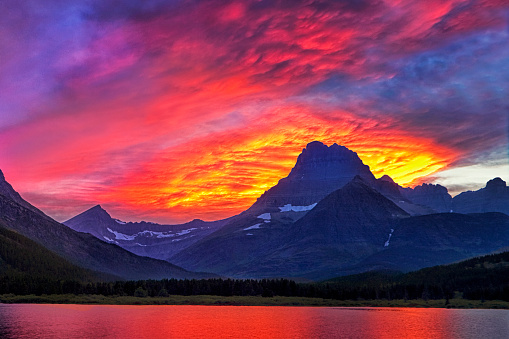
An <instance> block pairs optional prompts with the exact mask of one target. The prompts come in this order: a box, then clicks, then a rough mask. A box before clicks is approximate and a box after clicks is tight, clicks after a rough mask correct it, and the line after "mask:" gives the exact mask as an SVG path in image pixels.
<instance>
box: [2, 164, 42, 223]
mask: <svg viewBox="0 0 509 339" xmlns="http://www.w3.org/2000/svg"><path fill="white" fill-rule="evenodd" d="M0 194H1V195H3V196H5V197H7V198H9V199H11V200H13V201H15V202H16V203H17V204H19V205H21V206H23V207H25V208H27V209H29V210H31V211H32V212H35V213H37V214H39V215H41V216H42V217H45V218H48V216H46V215H45V214H44V213H43V212H42V211H40V210H39V209H37V208H35V207H34V206H32V205H31V204H29V203H28V202H26V201H25V200H24V199H23V198H22V197H21V196H20V195H19V193H18V192H16V191H15V190H14V188H12V186H11V184H9V183H8V182H7V181H6V180H5V176H4V174H3V172H2V170H0Z"/></svg>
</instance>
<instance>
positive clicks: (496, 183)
mask: <svg viewBox="0 0 509 339" xmlns="http://www.w3.org/2000/svg"><path fill="white" fill-rule="evenodd" d="M498 187H506V182H505V181H504V180H502V179H501V178H499V177H496V178H494V179H491V180H490V181H488V182H487V183H486V188H487V189H497V188H498Z"/></svg>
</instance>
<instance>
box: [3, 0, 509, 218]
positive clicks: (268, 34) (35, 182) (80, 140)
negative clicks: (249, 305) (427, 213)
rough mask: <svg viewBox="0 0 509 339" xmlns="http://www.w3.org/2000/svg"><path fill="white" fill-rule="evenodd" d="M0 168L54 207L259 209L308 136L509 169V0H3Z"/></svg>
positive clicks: (394, 166)
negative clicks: (256, 205)
mask: <svg viewBox="0 0 509 339" xmlns="http://www.w3.org/2000/svg"><path fill="white" fill-rule="evenodd" d="M0 13H1V15H0V169H1V170H2V171H3V172H4V174H5V177H6V179H7V180H8V181H9V182H10V183H11V184H12V185H13V186H14V188H15V189H16V190H17V191H18V192H20V193H21V195H22V196H23V197H24V198H25V199H27V200H28V201H30V202H31V203H32V204H34V205H35V206H37V207H39V208H40V209H42V210H43V211H44V212H46V213H47V214H49V215H50V216H52V217H55V218H56V219H57V220H59V221H63V220H66V219H68V218H70V217H72V216H74V215H75V214H77V213H79V212H82V211H84V210H85V209H87V208H90V207H92V206H93V205H95V204H101V205H102V206H103V207H104V208H105V209H107V210H108V211H109V212H110V214H111V215H112V216H114V217H116V218H120V219H123V220H129V221H139V220H149V221H155V222H166V223H172V222H183V221H188V220H191V219H194V218H201V219H205V220H214V219H219V218H224V217H228V216H231V215H234V214H236V213H239V212H241V211H242V210H244V209H246V208H247V207H249V206H250V205H251V204H252V203H253V202H254V201H255V200H256V198H257V197H258V196H259V195H261V194H262V193H263V192H264V191H265V190H267V189H268V188H270V187H271V186H273V185H274V184H276V183H277V181H278V180H279V179H280V178H282V177H285V176H286V175H287V174H288V173H289V171H290V169H291V168H292V166H293V165H294V163H295V161H296V158H297V156H298V154H299V153H300V152H301V151H302V149H303V148H304V147H305V146H306V144H307V143H309V142H311V141H313V140H319V141H322V142H324V143H326V144H328V145H331V144H333V143H338V144H341V145H344V146H346V147H348V148H350V149H351V150H353V151H355V152H357V153H358V154H359V156H360V157H361V159H362V160H363V161H364V163H366V164H367V165H369V166H370V167H371V169H372V171H373V173H374V174H375V176H377V177H380V176H381V175H383V174H388V175H390V176H391V177H392V178H393V179H394V180H395V181H396V182H398V183H399V184H402V185H409V186H414V185H416V184H419V183H422V182H432V183H440V184H443V185H445V186H447V187H448V188H449V191H450V193H451V194H453V195H454V194H457V193H458V192H461V191H463V190H466V189H479V188H481V187H484V185H485V183H486V181H487V180H489V179H491V178H493V177H496V176H500V177H502V178H503V179H504V180H508V179H509V160H508V159H509V156H508V133H509V131H508V115H509V1H508V0H467V1H465V0H422V1H412V0H373V1H369V0H336V1H326V0H317V1H313V0H306V1H304V0H294V1H290V0H288V1H265V0H245V1H244V0H242V1H240V0H239V1H215V0H212V1H198V0H196V1H191V0H189V1H178V0H174V1H170V0H146V1H138V0H136V1H134V0H128V1H118V0H108V1H105V0H87V1H85V0H83V1H78V0H75V1H73V0H24V1H19V0H2V1H0Z"/></svg>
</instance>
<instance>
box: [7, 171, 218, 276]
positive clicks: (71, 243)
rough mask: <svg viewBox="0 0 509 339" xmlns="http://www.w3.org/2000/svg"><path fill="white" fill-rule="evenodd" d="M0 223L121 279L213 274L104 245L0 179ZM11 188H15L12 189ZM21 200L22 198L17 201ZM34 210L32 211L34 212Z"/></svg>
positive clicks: (74, 261) (77, 261)
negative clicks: (64, 223) (43, 212)
mask: <svg viewBox="0 0 509 339" xmlns="http://www.w3.org/2000/svg"><path fill="white" fill-rule="evenodd" d="M0 186H1V187H3V188H4V190H3V191H2V192H0V224H1V225H2V226H3V227H5V228H7V229H9V230H13V231H16V232H18V233H19V234H21V235H23V236H25V237H27V238H29V239H31V240H33V241H35V242H37V243H39V244H41V245H42V246H44V247H45V248H47V249H49V250H51V251H52V252H54V253H56V254H58V255H59V256H61V257H63V258H64V259H66V260H68V261H69V262H71V263H72V264H75V265H78V266H80V267H83V268H88V269H91V270H94V271H98V272H103V273H106V274H109V275H113V276H116V277H119V278H122V279H162V278H204V277H213V276H214V275H212V274H201V273H194V272H189V271H186V270H184V269H182V268H180V267H178V266H175V265H172V264H170V263H168V262H166V261H162V260H156V259H152V258H147V257H140V256H137V255H135V254H132V253H130V252H128V251H126V250H124V249H122V248H120V247H118V246H117V245H113V244H107V243H105V242H103V241H100V240H99V239H97V238H96V237H94V236H92V235H90V234H84V233H78V232H76V231H74V230H72V229H70V228H69V227H67V226H65V225H62V224H60V223H58V222H57V221H55V220H53V219H51V218H50V217H48V216H46V215H44V214H41V213H42V212H40V211H39V210H37V209H35V207H33V206H31V205H30V204H29V203H28V202H26V201H24V200H23V199H22V198H21V197H20V196H19V194H17V193H16V194H15V195H14V198H13V197H12V195H13V194H12V192H10V191H9V190H8V191H7V193H9V194H8V195H6V194H4V193H5V187H7V188H9V187H10V189H12V187H11V186H10V185H9V184H8V183H7V182H6V181H5V178H3V176H2V178H1V182H0ZM12 191H14V190H12ZM20 199H21V201H20ZM34 210H35V211H34Z"/></svg>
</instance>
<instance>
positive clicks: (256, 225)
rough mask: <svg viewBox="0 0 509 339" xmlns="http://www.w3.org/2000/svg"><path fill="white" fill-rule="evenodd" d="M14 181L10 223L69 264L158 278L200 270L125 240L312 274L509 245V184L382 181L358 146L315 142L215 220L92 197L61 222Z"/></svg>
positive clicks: (198, 260)
mask: <svg viewBox="0 0 509 339" xmlns="http://www.w3.org/2000/svg"><path fill="white" fill-rule="evenodd" d="M2 179H3V177H2ZM3 182H4V183H2V181H1V180H0V189H2V191H5V187H7V186H5V184H6V182H5V180H3ZM2 185H3V186H2ZM7 185H8V184H7ZM9 187H10V185H8V187H7V191H6V192H3V193H2V191H0V193H1V194H2V195H0V203H1V202H2V199H4V200H6V201H7V203H6V204H7V205H9V206H10V205H12V206H15V210H19V213H18V214H19V215H18V216H16V217H13V216H12V215H13V213H14V212H13V211H12V210H11V209H9V208H8V206H7V207H4V206H3V205H0V212H1V214H2V215H1V217H2V218H4V220H6V222H7V221H8V222H10V223H11V224H12V222H13V220H14V219H15V222H14V226H11V228H12V229H17V230H19V232H20V233H22V234H24V235H26V236H28V237H29V238H31V239H33V240H35V241H38V242H39V243H41V244H43V245H44V246H45V247H47V248H49V249H51V250H53V251H54V252H56V253H58V254H60V255H62V256H63V257H64V258H66V259H69V261H71V262H72V263H76V264H79V265H80V266H82V267H86V268H92V269H96V270H99V271H101V272H106V273H109V274H116V275H121V276H123V277H126V276H129V277H132V276H136V277H143V278H148V277H149V276H147V275H148V274H149V273H150V274H151V275H150V277H154V276H162V275H163V272H164V270H169V267H172V269H173V271H171V272H172V273H171V274H173V275H174V276H182V277H190V276H193V274H194V273H191V272H189V271H184V270H181V269H180V268H178V267H176V266H173V265H170V264H169V263H165V262H163V261H158V260H153V259H149V258H143V257H138V256H135V255H134V254H131V255H132V256H133V257H132V258H131V259H126V258H128V255H126V252H125V251H123V250H122V251H123V252H119V251H120V250H121V249H120V247H122V248H124V249H126V250H128V251H130V252H132V253H135V254H138V255H143V256H146V257H152V258H156V259H164V260H166V261H167V262H171V263H172V264H176V265H179V266H181V267H184V268H185V269H187V270H190V271H199V272H213V273H215V274H219V275H223V276H229V277H235V278H275V277H288V278H302V279H311V280H320V279H327V278H331V277H336V276H342V275H348V274H355V273H361V272H366V271H371V270H384V269H390V270H399V271H410V270H415V269H419V268H423V267H428V266H433V265H437V264H446V263H451V262H455V261H459V260H463V259H467V258H471V257H474V256H478V255H483V254H489V253H493V252H497V251H503V250H507V249H508V248H509V187H507V186H506V183H505V182H504V181H503V180H502V179H500V178H495V179H493V180H490V181H489V182H488V183H487V185H486V187H485V188H483V189H480V190H478V191H475V192H470V191H469V192H465V193H461V194H460V195H458V196H456V197H454V198H452V197H451V196H450V195H449V193H448V192H447V188H445V187H443V186H440V185H432V184H423V185H420V186H417V187H414V188H408V187H401V186H400V185H398V184H396V183H395V182H394V181H393V180H392V179H391V178H390V177H388V176H386V175H385V176H383V177H381V178H379V179H376V178H375V177H374V176H373V174H372V173H371V171H370V170H369V167H368V166H366V165H365V164H363V163H362V161H361V159H360V158H359V157H358V156H357V154H356V153H355V152H353V151H351V150H349V149H347V148H346V147H343V146H339V145H336V144H334V145H332V146H330V147H328V146H326V145H324V144H322V143H320V142H316V141H315V142H312V143H310V144H308V145H307V147H306V148H305V149H304V150H303V152H302V153H301V154H300V155H299V157H298V159H297V163H296V165H295V167H294V168H293V169H292V171H291V172H290V174H289V175H288V177H286V178H283V179H281V180H280V181H279V182H278V184H277V185H275V186H274V187H272V188H271V189H269V190H268V191H266V192H265V193H264V194H263V195H262V196H260V198H258V200H257V201H256V202H255V203H254V204H253V205H252V206H251V207H250V208H248V209H247V210H246V211H244V212H242V213H240V214H239V215H236V216H233V217H231V218H228V219H225V220H219V221H215V222H204V221H201V220H193V221H191V222H189V223H186V224H181V225H159V224H155V223H150V222H137V223H132V222H124V221H120V220H118V219H114V218H112V217H111V216H110V215H109V214H108V213H107V212H106V211H105V210H104V209H103V208H101V207H100V206H95V207H93V208H91V209H89V210H87V211H85V212H83V213H81V214H79V215H77V216H75V217H74V218H72V219H70V220H68V221H66V222H64V224H65V225H67V226H68V227H69V228H65V227H64V226H62V225H61V224H59V223H57V222H55V221H53V220H51V219H50V218H49V217H47V216H45V215H44V214H43V213H42V212H41V211H39V210H37V209H36V208H34V207H33V206H31V205H30V204H28V203H26V202H25V201H24V200H22V199H21V197H19V195H17V193H15V192H14V191H13V190H12V191H11V190H9ZM14 214H15V213H14ZM23 216H24V217H23ZM13 218H14V219H13ZM33 220H35V224H34V222H31V221H33ZM20 225H21V226H20ZM32 228H33V229H32ZM46 228H47V229H49V230H50V232H48V231H45V230H46ZM62 228H64V229H67V230H66V231H64V230H63V229H62ZM76 231H77V232H81V233H77V232H76ZM84 233H90V234H91V235H88V234H84ZM92 236H93V237H92ZM56 239H58V240H56ZM61 239H63V240H64V241H62V240H61ZM92 239H93V240H92ZM97 239H100V240H101V241H99V240H97ZM99 244H102V245H99ZM117 245H118V246H120V247H118V246H117ZM76 247H77V248H79V249H80V250H78V251H77V250H76ZM90 247H92V248H94V249H96V248H98V247H100V249H97V250H91V249H90ZM81 248H83V249H81ZM113 248H114V249H115V250H112V249H113ZM110 252H111V253H110ZM113 252H114V253H115V255H113ZM115 256H117V257H118V259H117V257H115ZM114 257H115V259H113V258H114ZM143 260H152V261H147V262H142V261H143ZM112 262H114V263H116V264H112ZM156 263H157V264H156ZM163 263H164V264H163ZM154 265H155V266H154ZM161 265H163V266H164V265H170V266H165V268H162V267H161ZM139 266H141V267H139ZM120 273H122V274H120ZM166 274H168V273H166ZM196 276H206V275H203V274H202V275H200V274H197V275H196Z"/></svg>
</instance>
